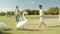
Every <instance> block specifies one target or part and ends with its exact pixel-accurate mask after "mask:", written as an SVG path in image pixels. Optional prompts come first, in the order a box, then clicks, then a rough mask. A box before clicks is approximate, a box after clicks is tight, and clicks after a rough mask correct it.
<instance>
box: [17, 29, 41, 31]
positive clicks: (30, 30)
mask: <svg viewBox="0 0 60 34" xmlns="http://www.w3.org/2000/svg"><path fill="white" fill-rule="evenodd" d="M17 30H24V31H42V30H39V29H17Z"/></svg>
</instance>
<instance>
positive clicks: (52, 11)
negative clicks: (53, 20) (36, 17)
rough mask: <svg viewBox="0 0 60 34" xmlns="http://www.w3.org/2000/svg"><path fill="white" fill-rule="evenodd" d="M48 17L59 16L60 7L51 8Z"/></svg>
mask: <svg viewBox="0 0 60 34" xmlns="http://www.w3.org/2000/svg"><path fill="white" fill-rule="evenodd" d="M47 13H48V15H58V13H59V8H58V7H51V8H49V9H48V11H47Z"/></svg>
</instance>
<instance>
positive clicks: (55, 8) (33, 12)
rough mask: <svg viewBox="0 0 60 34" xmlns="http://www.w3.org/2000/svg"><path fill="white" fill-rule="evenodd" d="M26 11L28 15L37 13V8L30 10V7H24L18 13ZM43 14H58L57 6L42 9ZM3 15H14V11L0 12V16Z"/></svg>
mask: <svg viewBox="0 0 60 34" xmlns="http://www.w3.org/2000/svg"><path fill="white" fill-rule="evenodd" d="M24 11H26V12H27V13H28V15H39V10H30V9H25V10H21V11H20V15H22V14H23V12H24ZM44 13H45V15H58V14H59V8H58V7H51V8H49V9H48V10H47V11H44ZM4 15H14V11H7V13H5V12H0V16H4Z"/></svg>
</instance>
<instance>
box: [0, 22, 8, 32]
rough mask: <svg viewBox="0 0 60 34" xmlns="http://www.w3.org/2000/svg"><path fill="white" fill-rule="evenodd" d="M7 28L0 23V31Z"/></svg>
mask: <svg viewBox="0 0 60 34" xmlns="http://www.w3.org/2000/svg"><path fill="white" fill-rule="evenodd" d="M5 28H7V24H5V23H3V22H0V31H1V30H3V29H5Z"/></svg>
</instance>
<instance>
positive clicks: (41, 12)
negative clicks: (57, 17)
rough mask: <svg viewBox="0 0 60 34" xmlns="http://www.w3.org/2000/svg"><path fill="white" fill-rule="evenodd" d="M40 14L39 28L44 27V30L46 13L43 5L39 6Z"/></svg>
mask: <svg viewBox="0 0 60 34" xmlns="http://www.w3.org/2000/svg"><path fill="white" fill-rule="evenodd" d="M39 14H40V26H39V27H41V25H44V27H43V29H45V27H46V25H45V23H44V11H43V9H42V5H39Z"/></svg>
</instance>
